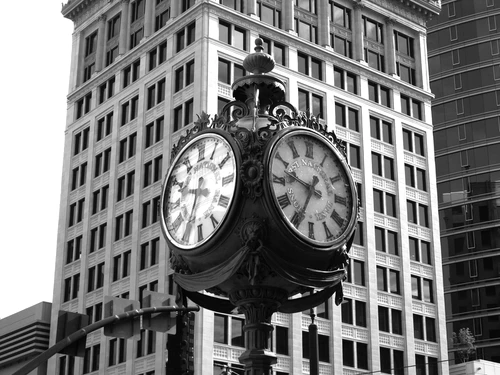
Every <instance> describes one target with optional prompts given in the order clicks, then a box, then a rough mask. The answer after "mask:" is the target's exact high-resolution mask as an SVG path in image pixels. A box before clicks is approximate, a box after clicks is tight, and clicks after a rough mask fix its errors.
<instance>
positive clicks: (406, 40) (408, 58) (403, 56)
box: [394, 30, 416, 85]
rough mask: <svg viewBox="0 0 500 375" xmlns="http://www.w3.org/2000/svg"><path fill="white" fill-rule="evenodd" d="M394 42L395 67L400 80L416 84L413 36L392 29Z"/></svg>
mask: <svg viewBox="0 0 500 375" xmlns="http://www.w3.org/2000/svg"><path fill="white" fill-rule="evenodd" d="M394 40H395V44H396V51H397V53H396V60H397V61H396V69H397V74H398V75H399V77H400V78H401V80H403V81H405V82H408V83H410V84H412V85H416V74H415V60H414V57H415V53H414V48H413V44H414V41H413V38H411V37H409V36H407V35H405V34H403V33H402V32H400V31H397V30H395V31H394Z"/></svg>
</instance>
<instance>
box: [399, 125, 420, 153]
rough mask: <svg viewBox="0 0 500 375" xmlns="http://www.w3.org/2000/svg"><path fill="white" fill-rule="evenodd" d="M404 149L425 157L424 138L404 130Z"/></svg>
mask: <svg viewBox="0 0 500 375" xmlns="http://www.w3.org/2000/svg"><path fill="white" fill-rule="evenodd" d="M403 147H404V149H405V150H406V151H409V152H414V153H416V154H417V155H420V156H425V151H424V150H425V144H424V136H423V135H421V134H417V133H414V132H412V131H410V130H408V129H403Z"/></svg>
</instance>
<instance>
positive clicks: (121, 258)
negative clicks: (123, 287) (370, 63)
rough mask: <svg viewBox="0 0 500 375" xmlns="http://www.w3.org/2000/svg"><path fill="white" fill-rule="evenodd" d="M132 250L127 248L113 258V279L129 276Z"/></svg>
mask: <svg viewBox="0 0 500 375" xmlns="http://www.w3.org/2000/svg"><path fill="white" fill-rule="evenodd" d="M131 257H132V251H131V250H128V251H126V252H124V253H122V254H120V255H116V256H115V257H114V258H113V281H117V280H120V279H121V278H124V277H127V276H130V260H131Z"/></svg>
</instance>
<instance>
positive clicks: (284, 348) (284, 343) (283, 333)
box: [274, 326, 289, 355]
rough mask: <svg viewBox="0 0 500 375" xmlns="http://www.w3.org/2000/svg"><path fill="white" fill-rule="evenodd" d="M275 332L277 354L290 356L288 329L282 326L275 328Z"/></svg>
mask: <svg viewBox="0 0 500 375" xmlns="http://www.w3.org/2000/svg"><path fill="white" fill-rule="evenodd" d="M274 331H275V334H274V336H275V340H274V342H275V344H274V350H275V352H276V354H282V355H289V349H288V328H287V327H281V326H274Z"/></svg>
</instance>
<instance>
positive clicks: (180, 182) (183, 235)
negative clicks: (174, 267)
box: [162, 134, 236, 249]
mask: <svg viewBox="0 0 500 375" xmlns="http://www.w3.org/2000/svg"><path fill="white" fill-rule="evenodd" d="M235 187H236V161H235V156H234V152H233V149H232V148H231V146H230V144H229V143H228V142H227V141H226V140H225V139H224V138H223V137H221V136H219V135H217V134H209V135H204V136H200V137H198V138H196V139H195V141H194V142H193V143H192V144H191V145H188V146H187V148H185V150H184V151H183V152H182V153H181V154H180V155H179V156H178V157H177V158H176V161H175V164H174V165H173V166H172V167H171V169H170V172H169V175H168V177H167V182H166V187H165V190H164V197H163V207H162V209H163V214H164V215H163V216H164V218H165V223H164V227H165V228H166V233H167V236H168V238H169V239H170V240H171V241H172V242H174V243H175V244H176V245H177V246H178V247H180V248H184V249H190V248H194V247H196V246H199V245H201V244H203V243H204V242H206V241H207V240H208V239H209V238H210V237H211V236H212V235H213V234H214V233H215V232H216V231H217V229H218V228H219V227H220V225H221V224H222V222H223V220H224V218H225V216H226V214H227V212H228V210H229V208H230V205H231V202H232V200H233V197H234V191H235Z"/></svg>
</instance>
